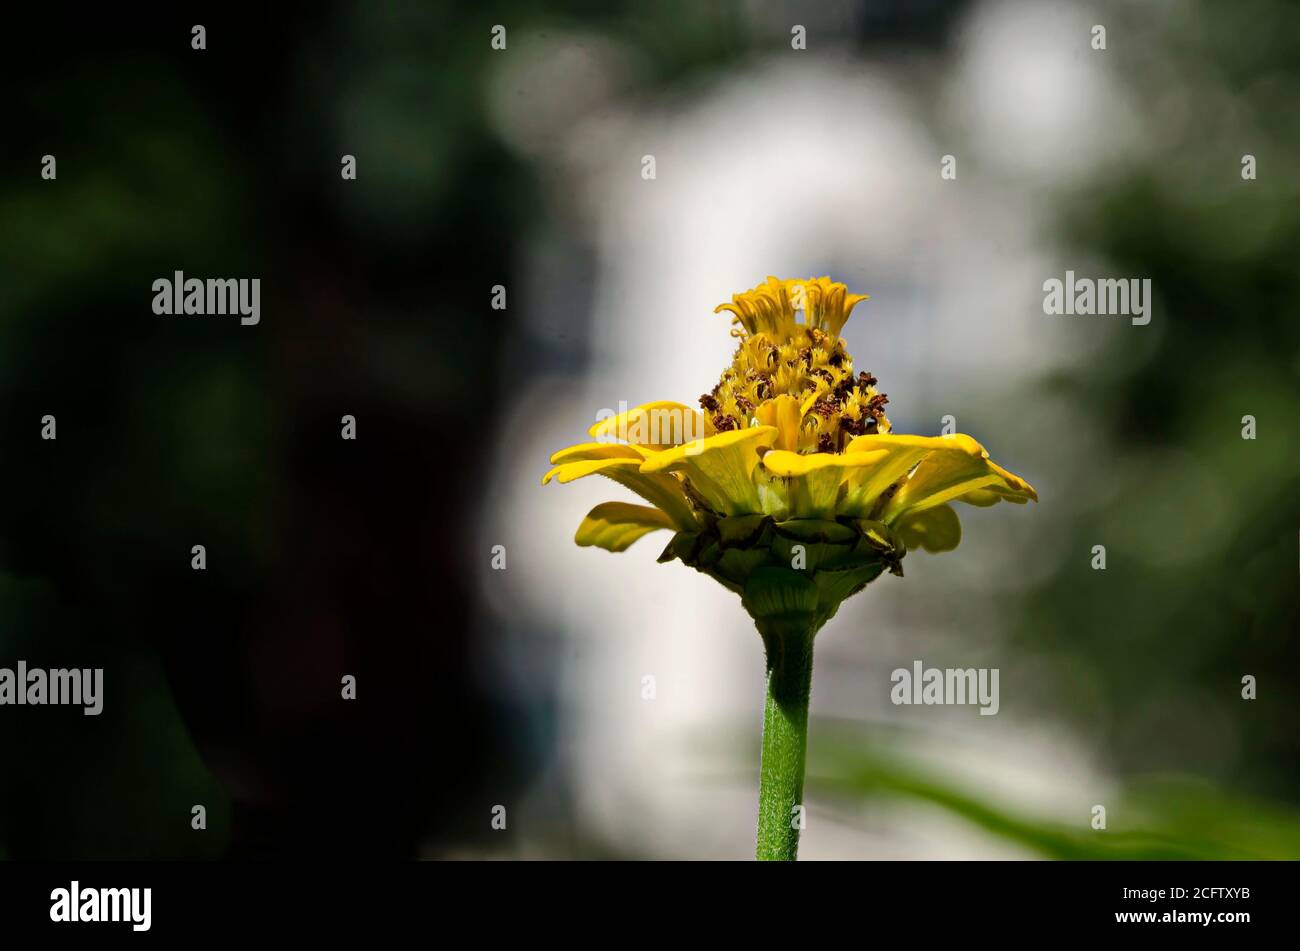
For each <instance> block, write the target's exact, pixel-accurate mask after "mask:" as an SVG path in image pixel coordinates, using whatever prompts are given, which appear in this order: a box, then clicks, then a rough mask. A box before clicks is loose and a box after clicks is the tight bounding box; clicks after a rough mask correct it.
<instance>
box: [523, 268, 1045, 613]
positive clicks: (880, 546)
mask: <svg viewBox="0 0 1300 951" xmlns="http://www.w3.org/2000/svg"><path fill="white" fill-rule="evenodd" d="M864 300H867V297H866V295H863V294H850V293H848V290H847V288H846V287H845V286H844V285H843V284H838V283H834V282H832V281H831V280H830V279H829V278H825V277H822V278H810V279H808V280H785V281H782V280H778V279H777V278H775V277H769V278H768V279H767V282H766V283H765V284H760V285H759V286H758V287H756V288H754V289H753V290H750V291H747V292H745V293H743V294H737V295H735V296H734V297H733V298H732V301H731V302H730V303H726V304H722V305H720V306H719V307H718V308H717V310H718V311H721V310H727V311H730V312H731V313H732V314H733V315H734V317H733V323H734V324H736V325H737V328H736V329H735V330H733V334H734V335H735V336H737V337H739V346H738V347H737V349H736V353H735V356H734V358H733V360H732V364H731V366H730V367H728V368H727V369H726V370H725V371H724V372H723V374H722V379H721V380H720V381H719V383H718V385H717V386H715V387H714V388H713V390H712V391H711V392H709V393H706V394H705V395H704V396H702V397H701V398H700V405H701V407H702V411H695V410H692V409H691V408H690V407H687V406H684V405H682V404H680V403H672V402H660V403H650V404H647V405H645V406H638V407H636V408H635V409H632V410H629V411H628V412H626V413H622V414H620V415H618V416H614V417H611V418H609V419H605V420H602V421H601V422H599V423H597V424H596V425H595V426H593V427H591V430H590V435H591V436H592V438H593V439H595V440H597V441H595V442H589V443H583V444H580V445H577V446H571V447H569V448H568V449H563V450H561V451H559V452H557V453H556V454H555V455H554V456H552V457H551V462H552V463H553V465H554V468H553V469H551V471H549V472H548V473H547V474H546V476H545V477H544V478H543V479H542V482H543V484H545V483H547V482H550V481H551V480H552V479H556V480H558V481H560V482H571V481H573V480H574V479H580V478H582V477H584V476H588V475H592V474H594V473H599V474H601V475H603V476H606V477H607V478H610V479H613V480H614V481H616V482H619V483H622V484H623V485H625V486H627V487H628V488H629V489H631V490H632V491H633V492H636V493H637V494H638V495H640V496H641V497H642V498H643V499H645V500H646V501H647V502H649V503H651V505H652V506H653V508H650V507H647V506H640V505H631V504H627V503H606V504H604V505H599V506H597V507H596V508H594V509H593V510H592V511H591V513H590V514H589V515H588V516H587V518H586V519H585V520H584V521H583V523H582V525H581V526H580V527H579V529H578V534H577V539H576V540H577V543H578V544H579V545H596V546H599V547H601V548H605V549H608V550H609V551H623V550H624V549H626V548H627V547H628V546H629V545H631V544H632V543H633V542H635V541H636V540H637V539H639V538H641V537H642V536H643V535H646V534H649V533H650V532H653V531H656V530H658V529H669V530H672V531H674V532H676V533H678V535H679V536H687V537H686V538H677V539H675V540H674V544H672V545H670V546H669V550H668V551H667V552H665V555H666V556H668V557H669V558H671V557H682V558H683V560H685V561H687V563H688V564H691V563H695V564H696V567H702V568H709V567H712V566H708V565H701V564H698V563H696V562H697V560H698V559H696V558H694V557H692V555H691V553H690V551H689V549H690V547H691V545H690V542H691V541H692V538H694V539H698V538H701V537H704V538H705V540H706V544H707V542H708V540H709V539H714V540H720V538H721V536H720V534H719V526H720V525H721V526H722V528H723V529H726V528H737V529H738V528H739V527H740V525H739V524H738V525H734V526H729V525H727V524H726V523H727V520H729V519H735V518H746V519H747V521H745V522H744V523H743V524H745V525H749V524H751V523H753V524H757V521H756V520H755V519H753V518H749V517H752V516H757V517H758V520H764V519H766V520H770V522H771V524H772V525H773V527H774V528H778V529H786V530H787V531H790V530H795V531H797V529H792V528H791V526H790V525H789V524H788V523H790V522H793V521H815V522H821V523H833V525H835V526H841V527H843V528H848V529H851V530H853V535H854V537H855V544H857V537H858V536H861V537H862V538H865V539H867V540H868V544H870V545H871V547H872V548H873V549H874V550H875V551H876V552H877V553H878V554H881V555H883V556H884V557H883V566H884V567H888V568H890V569H891V570H894V571H895V572H896V573H901V572H900V571H899V564H898V561H899V559H901V557H902V555H903V554H904V553H905V551H906V549H907V548H924V549H925V550H927V551H931V552H939V551H948V550H951V549H953V548H955V547H956V546H957V544H958V542H959V541H960V539H961V524H960V522H959V521H958V519H957V514H956V512H955V511H954V510H953V508H952V506H951V505H949V504H948V503H950V502H953V501H959V502H966V503H968V504H972V505H980V506H984V505H992V504H994V503H996V502H998V501H1002V500H1006V501H1009V502H1017V503H1023V502H1025V501H1027V500H1029V499H1037V494H1036V493H1035V492H1034V489H1033V488H1032V487H1031V486H1030V485H1029V484H1028V483H1027V482H1025V481H1024V480H1023V479H1021V478H1019V477H1018V476H1016V475H1013V474H1012V473H1010V472H1008V471H1007V470H1005V469H1003V468H1001V467H1000V466H998V465H997V464H996V463H994V462H992V461H991V460H990V459H989V455H988V453H987V452H985V450H984V447H983V446H981V445H980V444H979V443H977V442H976V441H975V440H974V439H972V438H970V437H969V436H965V435H961V434H954V435H950V436H910V435H898V434H895V433H893V432H892V430H891V427H890V424H889V419H888V418H887V417H886V415H885V411H884V405H885V403H887V402H888V400H887V398H886V397H885V395H884V394H883V393H879V392H877V390H876V383H877V380H876V378H875V377H874V376H872V375H871V374H870V373H858V374H856V375H855V374H854V370H853V359H852V357H850V356H849V354H848V353H847V352H846V351H845V349H844V342H843V340H842V339H841V338H840V336H839V333H840V330H841V329H842V328H843V326H844V323H845V321H846V320H847V319H848V317H849V314H850V313H851V312H852V310H853V308H854V306H856V305H857V304H859V303H861V302H862V301H864ZM800 316H802V317H803V320H802V321H801V320H799V317H800ZM619 440H621V441H619ZM807 527H809V528H810V527H811V526H807ZM821 530H822V532H823V533H826V532H830V533H831V534H834V535H835V536H836V537H838V538H841V539H846V538H847V536H845V535H844V533H843V532H842V531H838V530H837V529H836V528H834V527H831V528H826V527H825V525H823V526H822V528H821ZM873 537H874V542H872V539H873ZM695 554H696V555H698V554H699V553H698V552H696V553H695ZM773 560H774V561H775V560H782V561H783V560H784V559H779V558H778V559H773ZM811 570H815V569H811ZM709 573H710V574H713V575H714V576H715V577H718V579H719V580H720V581H722V582H723V583H724V584H728V586H729V587H735V588H737V589H738V590H740V589H742V588H743V584H744V580H745V577H746V575H745V574H744V572H742V571H731V572H727V571H725V570H722V571H717V570H715V571H710V572H709ZM826 606H827V607H829V605H826Z"/></svg>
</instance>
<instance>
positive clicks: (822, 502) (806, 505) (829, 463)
mask: <svg viewBox="0 0 1300 951" xmlns="http://www.w3.org/2000/svg"><path fill="white" fill-rule="evenodd" d="M888 455H889V453H888V452H886V451H884V450H878V451H876V452H855V453H852V454H849V453H844V454H843V455H840V454H837V453H829V452H815V453H809V454H807V455H800V454H799V453H796V452H788V451H786V450H782V449H773V450H772V451H770V452H768V453H767V454H766V455H764V456H763V468H764V469H766V470H768V471H769V472H771V473H772V474H773V475H777V476H783V477H786V478H789V479H790V480H791V490H792V491H791V493H790V509H791V511H790V515H791V517H794V518H827V519H829V518H834V517H835V515H836V512H837V509H838V507H839V499H840V486H842V485H844V483H845V481H846V479H847V478H848V477H849V474H850V472H852V471H853V470H856V469H862V468H866V467H869V466H873V465H876V464H878V463H879V462H880V461H881V460H882V459H885V458H886V457H887V456H888Z"/></svg>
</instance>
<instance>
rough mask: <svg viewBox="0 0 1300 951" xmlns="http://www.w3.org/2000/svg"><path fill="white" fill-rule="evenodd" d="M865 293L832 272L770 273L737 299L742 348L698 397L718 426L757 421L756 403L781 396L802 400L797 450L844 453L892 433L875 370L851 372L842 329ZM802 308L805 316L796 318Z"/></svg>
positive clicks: (726, 307)
mask: <svg viewBox="0 0 1300 951" xmlns="http://www.w3.org/2000/svg"><path fill="white" fill-rule="evenodd" d="M866 299H867V298H866V295H863V294H849V293H848V289H847V288H846V287H845V286H844V285H843V284H836V283H833V282H831V281H830V279H829V278H824V277H822V278H810V279H808V280H806V281H801V280H787V281H781V280H778V279H777V278H775V277H769V278H768V279H767V283H766V284H762V285H759V286H758V287H756V288H754V289H753V290H750V291H746V292H745V293H744V294H737V295H735V297H733V298H732V303H730V304H722V305H720V306H719V307H718V308H717V310H719V311H720V310H729V311H731V312H732V313H733V314H734V315H735V316H734V317H733V321H732V322H733V323H736V324H739V325H740V326H739V327H738V328H737V329H735V330H733V331H732V334H733V336H736V337H739V338H740V346H739V347H737V349H736V354H735V356H734V357H733V358H732V362H731V366H730V367H728V368H727V370H725V371H724V372H723V374H722V379H721V381H719V383H718V385H717V386H715V387H714V388H713V390H712V392H710V393H706V394H705V395H703V396H701V397H700V405H701V406H702V407H703V408H704V411H705V413H706V415H707V416H708V417H709V419H710V421H711V422H712V424H713V427H714V429H715V430H716V431H717V432H725V431H727V430H731V429H741V428H745V427H748V426H750V425H752V423H753V420H754V419H755V418H756V416H757V414H758V410H759V408H760V407H761V406H762V405H763V404H764V403H767V402H769V401H770V400H773V399H776V398H777V397H779V396H790V397H793V398H794V399H795V400H797V401H798V403H799V412H800V422H799V437H798V451H800V452H842V451H843V450H844V446H845V444H846V443H847V442H848V440H849V439H850V438H852V437H853V436H861V435H865V434H868V433H887V432H889V431H890V425H889V419H888V418H887V417H886V416H885V411H884V405H885V403H887V402H889V398H888V397H887V396H885V394H884V393H877V392H876V389H875V385H876V382H877V381H876V378H875V377H874V376H872V375H871V374H870V373H859V374H857V375H856V376H855V375H854V373H853V358H852V357H851V356H849V354H848V352H847V351H846V350H845V349H844V342H843V340H841V339H840V336H839V332H840V329H841V328H842V327H843V326H844V323H845V321H846V320H847V319H848V316H849V313H850V311H852V309H853V307H854V306H855V305H856V304H858V303H859V302H861V301H863V300H866ZM800 313H802V314H803V316H804V321H803V322H800V321H799V320H798V314H800Z"/></svg>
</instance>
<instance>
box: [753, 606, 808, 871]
mask: <svg viewBox="0 0 1300 951" xmlns="http://www.w3.org/2000/svg"><path fill="white" fill-rule="evenodd" d="M774 622H775V623H774ZM760 629H762V630H763V641H764V644H765V645H766V647H767V704H766V706H765V708H764V711H763V762H762V767H761V774H760V777H759V786H758V848H757V853H756V854H757V857H758V858H759V859H760V860H768V861H794V860H795V858H797V857H798V854H799V831H800V829H801V828H802V827H803V824H804V823H803V774H804V755H805V753H806V751H807V747H808V700H809V698H810V697H811V695H812V664H813V635H814V634H815V633H816V627H811V626H810V625H808V624H807V622H806V621H794V620H791V621H790V622H789V623H780V622H779V621H776V619H767V623H765V624H763V625H761V626H760Z"/></svg>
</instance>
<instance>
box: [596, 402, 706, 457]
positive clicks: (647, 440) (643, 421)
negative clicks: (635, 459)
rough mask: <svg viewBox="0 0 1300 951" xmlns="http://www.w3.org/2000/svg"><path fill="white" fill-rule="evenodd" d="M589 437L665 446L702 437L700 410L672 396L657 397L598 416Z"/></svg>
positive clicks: (653, 447)
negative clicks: (613, 413) (626, 409)
mask: <svg viewBox="0 0 1300 951" xmlns="http://www.w3.org/2000/svg"><path fill="white" fill-rule="evenodd" d="M587 435H589V436H591V438H592V439H600V438H602V437H603V438H605V439H619V440H622V441H623V442H626V443H630V444H632V445H638V446H649V447H650V448H652V449H656V450H661V449H667V448H669V447H670V446H679V445H682V444H683V443H689V442H692V441H694V440H697V439H702V438H704V414H703V413H701V412H700V411H699V410H698V409H691V408H690V407H689V406H685V405H683V404H682V403H674V402H673V401H672V400H659V401H658V402H654V403H646V404H644V405H642V406H637V407H634V408H632V409H630V410H628V411H627V412H626V413H619V414H618V415H617V416H611V417H609V418H608V419H602V420H601V421H600V422H598V423H596V425H594V426H592V427H591V429H589V430H588V431H587Z"/></svg>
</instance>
